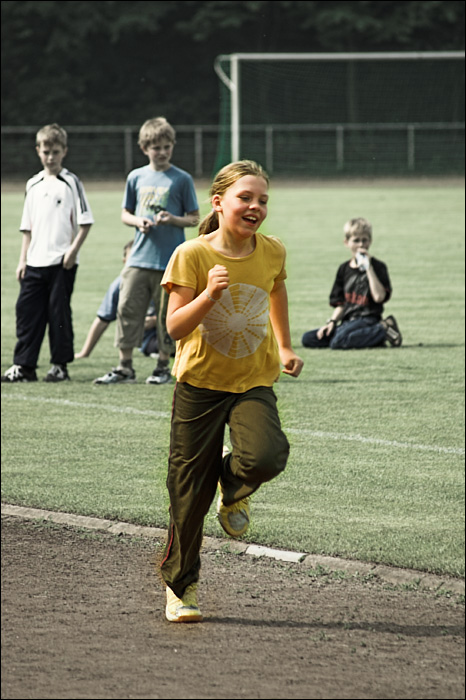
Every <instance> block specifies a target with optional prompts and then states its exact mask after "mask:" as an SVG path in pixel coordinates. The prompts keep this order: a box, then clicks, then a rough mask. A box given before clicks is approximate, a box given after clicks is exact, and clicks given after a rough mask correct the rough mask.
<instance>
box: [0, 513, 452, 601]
mask: <svg viewBox="0 0 466 700" xmlns="http://www.w3.org/2000/svg"><path fill="white" fill-rule="evenodd" d="M7 515H9V516H14V517H17V518H23V519H25V520H41V521H42V520H45V521H47V522H53V523H57V524H61V525H70V526H72V527H81V528H86V529H89V530H102V531H104V532H109V533H110V534H112V535H120V534H124V535H132V536H133V537H134V536H138V537H147V538H152V539H163V540H165V538H166V536H167V531H166V530H164V529H162V528H157V527H147V526H144V525H133V524H131V523H124V522H118V521H114V520H104V519H101V518H92V517H88V516H86V515H74V514H73V513H58V512H55V511H51V510H43V509H41V508H26V507H23V506H13V505H10V504H8V503H2V516H7ZM203 549H204V550H206V551H218V550H220V549H225V550H226V551H229V552H233V553H236V554H246V555H249V556H255V557H269V558H271V559H276V560H277V561H283V562H288V563H294V564H297V565H298V566H299V567H304V568H310V569H318V568H322V569H324V570H325V571H343V572H346V573H348V574H349V575H352V576H353V575H363V576H368V575H370V576H376V577H377V578H379V579H381V580H382V581H384V582H385V583H390V584H393V585H398V586H399V585H416V586H418V587H419V588H428V589H430V590H434V591H440V589H442V590H443V591H445V592H447V591H451V592H452V593H454V594H456V595H461V594H463V595H464V592H465V582H464V580H463V579H457V578H452V577H449V576H436V575H433V574H426V573H425V572H423V571H416V570H414V569H398V568H395V567H391V566H384V565H379V564H371V563H366V562H360V561H354V560H350V559H340V558H338V557H328V556H320V555H318V554H306V553H305V552H288V551H286V550H281V549H271V548H270V547H262V546H260V545H255V544H248V543H247V542H241V541H239V540H233V539H221V538H217V537H204V541H203Z"/></svg>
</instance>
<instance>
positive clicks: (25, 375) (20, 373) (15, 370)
mask: <svg viewBox="0 0 466 700" xmlns="http://www.w3.org/2000/svg"><path fill="white" fill-rule="evenodd" d="M2 382H8V383H9V384H13V383H14V382H37V374H36V370H35V369H26V367H21V365H12V366H11V367H10V369H7V371H6V372H5V374H2Z"/></svg>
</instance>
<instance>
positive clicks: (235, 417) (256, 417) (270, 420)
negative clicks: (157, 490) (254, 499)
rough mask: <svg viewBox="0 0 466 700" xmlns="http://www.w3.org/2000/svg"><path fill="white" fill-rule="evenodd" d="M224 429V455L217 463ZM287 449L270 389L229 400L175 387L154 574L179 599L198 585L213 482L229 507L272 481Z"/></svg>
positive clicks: (223, 394)
mask: <svg viewBox="0 0 466 700" xmlns="http://www.w3.org/2000/svg"><path fill="white" fill-rule="evenodd" d="M226 425H228V426H229V429H230V440H231V445H232V452H231V454H228V455H226V456H225V457H222V451H223V442H224V432H225V426H226ZM289 450H290V446H289V443H288V440H287V438H286V436H285V434H284V433H283V431H282V429H281V426H280V419H279V416H278V410H277V399H276V396H275V393H274V391H273V389H272V388H271V387H263V386H260V387H255V388H253V389H250V390H249V391H246V392H244V393H242V394H233V393H230V392H223V391H212V390H210V389H198V388H197V387H193V386H191V385H189V384H186V383H178V384H177V385H176V387H175V392H174V398H173V412H172V424H171V437H170V456H169V464H168V477H167V487H168V492H169V496H170V524H169V529H168V541H167V546H166V549H165V554H164V558H163V561H162V564H161V572H162V577H163V579H164V581H165V583H166V584H167V585H168V586H169V587H170V588H171V589H172V590H173V591H174V593H175V594H176V595H177V596H178V597H179V598H181V597H182V596H183V594H184V591H185V589H186V587H187V586H189V585H190V584H191V583H194V582H196V581H197V580H198V579H199V570H200V565H201V561H200V550H201V545H202V534H203V525H204V518H205V516H206V515H207V513H208V511H209V508H210V506H211V504H212V501H213V499H214V498H215V495H216V491H217V484H218V481H219V480H220V483H221V485H222V490H223V494H224V498H223V502H224V504H225V505H231V504H232V503H235V502H236V501H239V500H241V499H242V498H245V497H246V496H249V495H250V494H251V493H253V492H254V491H256V489H258V488H259V486H260V485H261V484H262V483H264V482H266V481H270V480H271V479H273V478H274V477H276V476H278V474H280V472H282V471H283V469H284V468H285V466H286V462H287V460H288V455H289Z"/></svg>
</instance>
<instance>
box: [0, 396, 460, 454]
mask: <svg viewBox="0 0 466 700" xmlns="http://www.w3.org/2000/svg"><path fill="white" fill-rule="evenodd" d="M2 398H5V399H19V400H21V401H31V402H33V401H34V402H38V403H54V404H59V405H62V406H70V407H71V408H98V409H100V410H104V411H109V412H110V413H131V414H135V415H140V416H153V417H154V418H170V416H171V414H170V413H169V412H168V411H151V410H148V409H145V410H141V409H138V408H132V407H131V406H112V405H111V404H100V403H81V402H79V401H69V400H68V399H49V398H45V397H42V396H26V395H24V394H7V393H6V392H5V393H4V394H3V396H2ZM285 431H286V432H287V433H295V434H297V435H309V436H311V437H316V438H322V439H323V440H335V441H338V440H344V441H346V442H362V443H366V444H369V445H383V446H384V447H397V448H400V449H405V450H421V451H424V452H440V453H443V454H453V455H464V453H465V449H464V447H441V446H440V445H419V444H416V443H414V442H398V440H382V439H380V438H373V437H364V436H363V435H345V434H344V433H326V432H324V431H322V430H308V429H307V428H287V427H285Z"/></svg>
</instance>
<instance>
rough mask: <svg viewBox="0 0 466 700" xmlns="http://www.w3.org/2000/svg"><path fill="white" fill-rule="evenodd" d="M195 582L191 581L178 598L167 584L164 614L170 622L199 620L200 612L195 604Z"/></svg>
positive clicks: (200, 618)
mask: <svg viewBox="0 0 466 700" xmlns="http://www.w3.org/2000/svg"><path fill="white" fill-rule="evenodd" d="M196 589H197V583H191V584H190V585H189V586H188V587H187V589H186V590H185V592H184V595H183V597H182V598H178V596H176V595H175V594H174V593H173V591H172V589H171V588H169V587H168V586H167V607H166V608H165V615H166V618H167V620H169V621H170V622H201V621H202V613H201V611H200V610H199V606H198V604H197V595H196Z"/></svg>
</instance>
